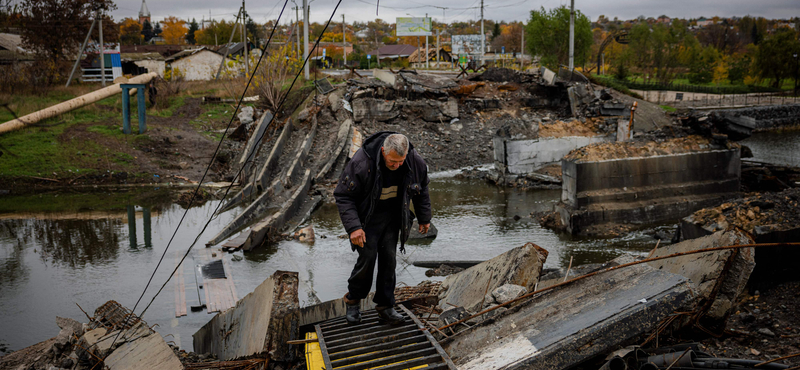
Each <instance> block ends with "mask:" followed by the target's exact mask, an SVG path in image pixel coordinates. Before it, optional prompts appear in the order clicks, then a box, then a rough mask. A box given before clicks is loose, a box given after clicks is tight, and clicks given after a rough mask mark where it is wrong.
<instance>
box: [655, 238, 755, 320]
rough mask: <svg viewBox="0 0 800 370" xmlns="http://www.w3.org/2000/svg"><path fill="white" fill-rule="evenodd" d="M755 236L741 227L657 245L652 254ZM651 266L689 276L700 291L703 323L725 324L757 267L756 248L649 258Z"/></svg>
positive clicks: (749, 240)
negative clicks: (657, 258)
mask: <svg viewBox="0 0 800 370" xmlns="http://www.w3.org/2000/svg"><path fill="white" fill-rule="evenodd" d="M751 243H753V239H752V238H750V236H748V235H747V234H745V233H744V232H742V231H739V230H731V231H727V232H724V231H720V232H717V233H715V234H713V235H708V236H704V237H701V238H697V239H692V240H687V241H683V242H680V243H677V244H672V245H667V246H663V247H661V248H658V249H656V251H655V252H654V253H653V257H660V256H667V255H670V254H675V253H682V252H689V251H694V250H698V249H705V248H712V247H721V246H729V245H739V244H751ZM649 264H650V266H653V267H654V268H657V269H659V270H663V271H668V272H671V273H673V274H678V275H681V276H684V277H686V278H688V279H689V280H690V281H691V282H692V285H693V287H694V288H695V290H696V291H697V293H698V298H699V301H698V307H702V308H705V312H702V313H701V314H698V316H699V317H702V318H703V319H704V321H703V325H705V326H709V325H713V326H717V327H718V326H720V325H721V326H722V327H724V324H725V320H727V318H728V316H729V315H730V314H731V309H732V308H733V307H734V305H735V303H736V299H737V297H739V294H741V293H742V292H743V291H744V287H745V285H746V284H747V280H748V278H749V277H750V273H751V272H753V268H754V267H755V251H754V250H753V248H743V249H728V250H721V251H716V252H710V253H702V254H693V255H688V256H682V257H677V258H670V259H663V260H659V261H653V262H649Z"/></svg>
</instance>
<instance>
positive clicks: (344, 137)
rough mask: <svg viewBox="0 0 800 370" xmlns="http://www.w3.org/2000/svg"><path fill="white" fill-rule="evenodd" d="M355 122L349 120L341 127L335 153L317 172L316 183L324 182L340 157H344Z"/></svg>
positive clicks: (331, 154) (337, 136)
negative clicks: (343, 153)
mask: <svg viewBox="0 0 800 370" xmlns="http://www.w3.org/2000/svg"><path fill="white" fill-rule="evenodd" d="M352 125H353V121H352V120H351V119H349V118H348V119H347V120H345V121H344V122H342V124H341V125H339V132H338V133H337V134H336V146H335V147H334V149H333V152H332V153H330V157H329V158H328V162H327V163H325V165H324V166H322V168H321V169H320V170H319V172H317V175H316V176H314V181H315V182H318V181H320V180H322V179H323V178H324V177H325V176H327V175H328V173H329V172H330V171H331V169H332V168H333V166H334V165H335V164H336V162H337V161H338V159H339V157H340V156H341V155H342V152H343V151H344V149H345V147H346V146H347V141H348V139H349V138H350V132H351V130H352Z"/></svg>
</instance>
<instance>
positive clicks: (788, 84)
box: [628, 76, 794, 90]
mask: <svg viewBox="0 0 800 370" xmlns="http://www.w3.org/2000/svg"><path fill="white" fill-rule="evenodd" d="M628 81H630V82H634V83H645V79H644V77H643V76H634V77H628ZM650 82H654V80H652V79H651V80H650ZM671 83H672V84H674V85H694V86H704V87H742V86H743V84H741V83H740V84H734V83H731V81H730V80H724V81H723V82H721V83H714V82H709V83H705V84H693V83H691V82H689V79H688V78H675V79H673V80H672V81H671ZM756 85H757V86H763V87H772V83H771V81H770V80H768V79H765V80H762V81H761V83H758V84H756ZM793 88H794V81H793V80H790V79H786V80H784V81H783V83H782V84H781V89H782V90H791V89H793Z"/></svg>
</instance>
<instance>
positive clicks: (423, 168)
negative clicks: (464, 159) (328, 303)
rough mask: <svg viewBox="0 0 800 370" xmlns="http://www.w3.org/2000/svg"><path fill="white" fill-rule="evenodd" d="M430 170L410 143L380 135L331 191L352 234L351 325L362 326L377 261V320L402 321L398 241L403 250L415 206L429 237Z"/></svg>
mask: <svg viewBox="0 0 800 370" xmlns="http://www.w3.org/2000/svg"><path fill="white" fill-rule="evenodd" d="M428 182H430V181H429V180H428V168H427V165H426V164H425V161H424V160H423V159H422V157H420V156H419V154H417V152H416V151H415V150H414V146H413V145H411V143H409V141H408V138H406V137H405V136H404V135H401V134H398V133H395V132H389V131H384V132H379V133H377V134H374V135H372V136H370V137H369V138H368V139H367V140H365V141H364V143H363V145H362V146H361V149H359V150H358V152H356V154H355V155H354V156H353V159H352V160H351V161H350V162H349V163H348V164H347V167H346V168H345V170H344V172H343V173H342V177H341V178H340V179H339V184H338V185H337V186H336V190H335V191H334V192H333V195H334V197H335V198H336V205H337V206H338V207H339V216H340V217H341V219H342V224H344V228H345V230H347V233H348V234H349V235H350V245H351V247H352V248H353V250H356V251H358V260H357V261H356V265H355V267H354V268H353V272H352V273H351V274H350V279H348V280H347V283H348V285H347V290H348V293H347V294H346V295H345V297H344V298H345V302H346V303H347V321H348V322H349V323H351V324H354V323H358V322H360V321H361V312H360V311H359V303H360V301H361V299H363V298H366V297H367V294H368V293H369V291H370V289H371V288H372V273H373V271H374V270H375V264H376V263H375V262H376V259H377V265H378V275H377V281H376V282H375V297H374V298H373V302H375V304H376V310H377V311H378V315H379V316H380V317H381V319H382V320H383V321H385V322H389V323H391V324H399V323H402V322H403V317H402V316H401V315H400V314H398V313H397V312H396V311H395V310H394V303H395V302H394V288H395V266H396V264H397V261H396V249H397V241H398V239H399V240H400V251H402V252H404V251H405V242H406V240H408V234H409V231H410V229H411V223H412V221H413V219H414V216H415V215H414V213H412V212H411V211H410V210H409V204H410V203H411V202H412V201H413V202H414V210H415V211H416V217H418V218H419V232H420V233H423V234H424V233H427V232H428V228H429V227H430V221H431V200H430V197H429V196H428Z"/></svg>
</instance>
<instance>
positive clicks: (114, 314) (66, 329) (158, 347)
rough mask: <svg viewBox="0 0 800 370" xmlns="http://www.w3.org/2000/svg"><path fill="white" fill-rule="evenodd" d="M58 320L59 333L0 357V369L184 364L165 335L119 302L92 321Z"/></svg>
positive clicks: (101, 310)
mask: <svg viewBox="0 0 800 370" xmlns="http://www.w3.org/2000/svg"><path fill="white" fill-rule="evenodd" d="M56 324H57V325H58V327H59V328H60V329H61V331H60V332H59V333H58V335H57V336H56V337H55V338H52V339H50V340H47V341H44V342H41V343H39V344H35V345H33V346H30V347H28V348H24V349H21V350H19V351H17V352H14V353H11V354H9V355H7V356H3V357H0V368H2V369H37V370H38V369H46V370H51V369H74V370H82V369H95V368H107V369H112V370H133V369H166V370H169V369H183V365H182V364H181V361H180V360H179V358H178V356H177V355H176V354H175V353H174V352H173V350H172V348H170V346H169V345H167V343H166V342H165V341H164V338H162V337H161V335H160V334H158V333H156V332H155V331H154V330H153V329H151V328H150V327H149V326H148V325H147V323H146V322H144V321H142V320H141V319H139V318H138V317H136V316H135V315H133V314H131V313H130V311H128V310H127V309H126V308H124V307H122V306H121V305H120V304H119V303H117V302H115V301H108V302H106V303H105V304H103V305H102V306H100V307H98V308H97V310H95V312H94V316H92V317H91V318H90V320H89V322H88V323H80V322H78V321H76V320H73V319H69V318H62V317H56ZM101 363H102V364H101Z"/></svg>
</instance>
